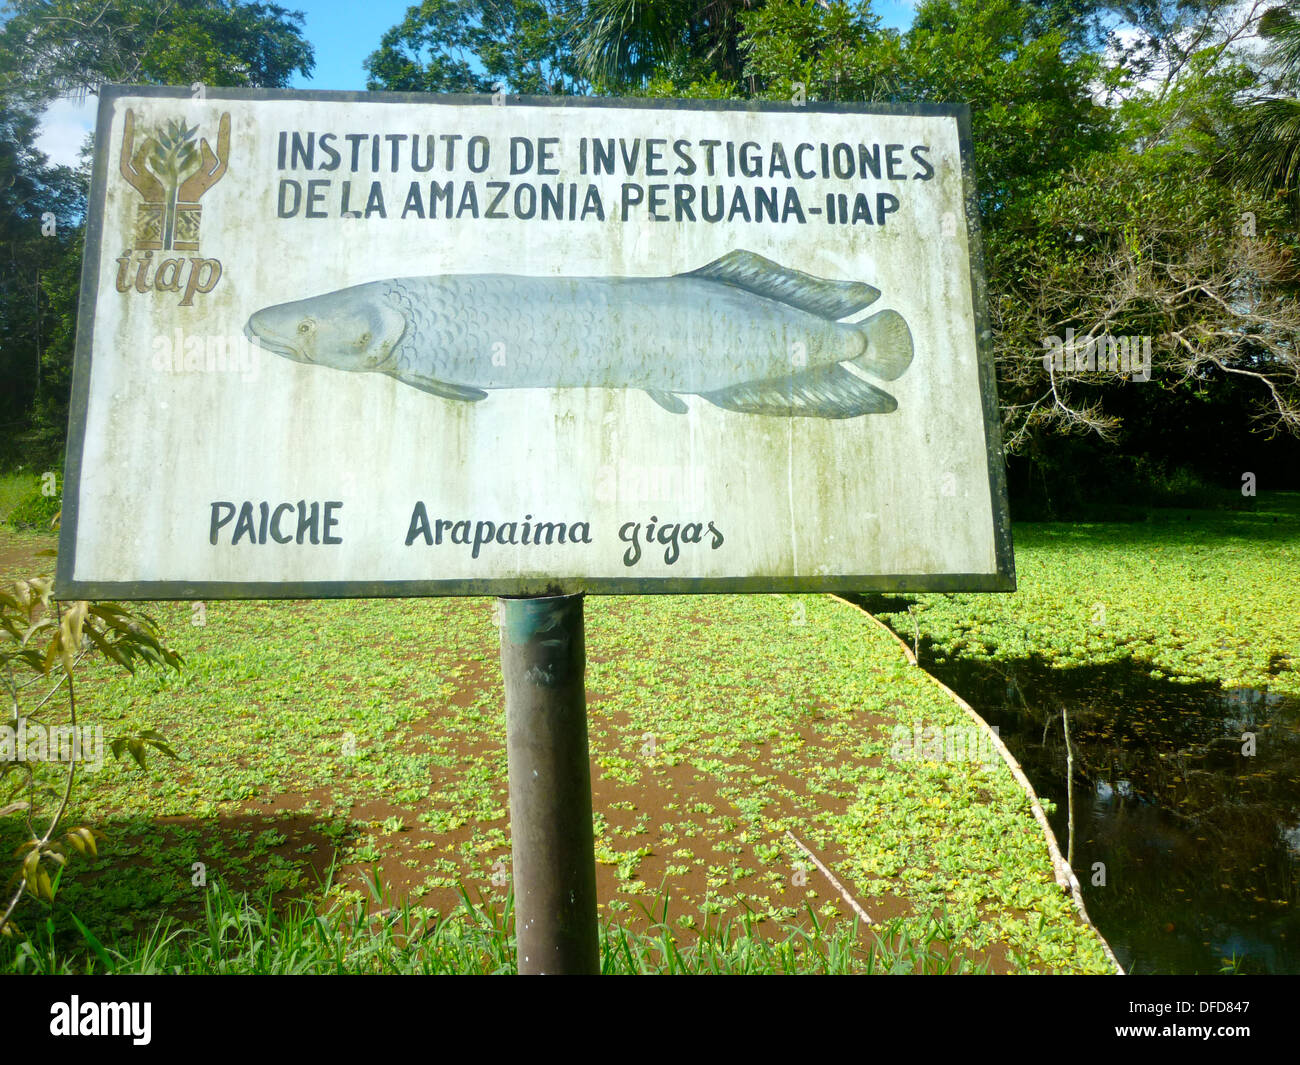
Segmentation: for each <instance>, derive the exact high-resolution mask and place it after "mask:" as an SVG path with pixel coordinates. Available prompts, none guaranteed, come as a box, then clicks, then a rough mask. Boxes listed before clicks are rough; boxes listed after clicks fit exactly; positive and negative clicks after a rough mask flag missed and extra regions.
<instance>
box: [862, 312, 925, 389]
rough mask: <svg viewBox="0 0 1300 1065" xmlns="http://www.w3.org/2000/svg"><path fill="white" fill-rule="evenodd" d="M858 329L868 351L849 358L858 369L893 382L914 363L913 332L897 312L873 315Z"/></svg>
mask: <svg viewBox="0 0 1300 1065" xmlns="http://www.w3.org/2000/svg"><path fill="white" fill-rule="evenodd" d="M855 328H856V329H857V331H858V334H859V335H860V336H861V337H862V339H863V340H864V341H865V342H866V350H865V351H864V352H863V353H862V354H861V355H858V356H855V357H854V358H852V359H849V360H848V361H849V362H851V363H853V365H854V366H856V367H858V369H860V370H866V371H867V372H868V373H871V374H875V376H877V377H881V378H884V379H885V380H886V381H892V380H894V379H895V378H897V377H901V376H902V374H903V371H904V370H906V369H907V368H908V367H909V366H911V365H912V331H911V330H910V329H908V328H907V321H906V320H905V319H904V318H903V316H902V315H901V314H899V313H898V312H897V311H881V312H880V313H879V314H873V315H872V316H871V317H870V318H868V319H867V320H866V321H865V322H858V323H857V325H856V327H855Z"/></svg>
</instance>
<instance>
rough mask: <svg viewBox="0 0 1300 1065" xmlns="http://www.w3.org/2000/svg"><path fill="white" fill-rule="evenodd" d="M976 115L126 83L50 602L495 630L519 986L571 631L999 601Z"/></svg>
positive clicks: (589, 949)
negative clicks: (306, 602) (951, 597)
mask: <svg viewBox="0 0 1300 1065" xmlns="http://www.w3.org/2000/svg"><path fill="white" fill-rule="evenodd" d="M972 167H973V163H972V149H971V141H970V129H969V114H968V112H967V109H966V108H965V107H964V106H960V105H953V106H949V105H932V104H917V105H870V106H857V105H829V104H815V103H802V102H801V103H792V104H769V103H754V102H744V103H737V102H730V101H700V100H696V101H665V100H608V99H568V98H541V99H523V98H518V97H508V96H492V97H461V96H432V95H425V94H381V93H328V92H300V91H276V90H259V89H222V90H209V91H207V92H206V93H203V94H199V95H191V94H190V93H189V92H187V91H186V90H183V89H176V88H159V87H153V88H132V87H127V86H105V87H104V89H103V91H102V93H101V95H100V108H99V120H98V127H97V130H96V155H95V170H94V178H93V183H92V191H91V197H90V202H89V212H88V222H87V234H86V248H85V256H84V268H83V274H82V288H81V300H80V306H79V316H78V323H77V354H76V363H75V366H74V371H73V392H72V406H71V418H70V428H69V439H68V451H67V466H66V472H65V491H64V502H63V522H62V532H61V540H60V549H59V558H58V573H57V576H56V581H55V585H56V592H57V594H58V595H59V596H60V597H61V598H84V599H98V598H113V599H238V598H249V599H260V598H326V597H342V596H355V597H381V596H435V595H472V596H497V597H501V598H500V606H501V613H502V622H503V624H502V637H501V639H502V644H501V646H502V671H503V673H504V676H505V683H506V693H507V697H506V703H507V706H506V717H507V748H508V752H507V753H508V764H509V774H510V807H511V828H512V834H513V846H514V877H515V888H516V907H517V913H518V925H517V930H518V936H519V944H520V968H521V971H526V972H590V971H594V970H595V968H596V966H597V964H598V958H597V931H596V923H595V887H594V882H595V878H594V863H593V857H592V850H593V847H592V843H593V841H592V826H591V789H590V768H589V761H588V756H587V734H586V717H585V705H584V691H583V665H584V659H583V633H582V617H583V599H582V597H583V596H584V595H596V594H615V595H628V594H649V593H670V594H671V593H691V594H699V593H756V592H761V593H771V592H783V593H817V592H841V593H843V592H859V593H861V592H895V593H897V592H925V591H941V592H955V591H1012V590H1014V588H1015V567H1014V561H1013V557H1012V550H1011V534H1010V518H1009V514H1008V508H1007V497H1006V486H1005V479H1004V466H1003V456H1002V444H1001V438H1000V419H999V414H998V406H997V396H996V389H995V376H994V365H993V356H992V351H991V345H990V336H991V334H990V330H989V324H988V317H987V310H986V306H985V304H986V296H985V285H984V276H983V265H982V257H981V250H980V235H979V220H978V214H979V211H978V200H977V196H976V190H975V185H974V179H973V176H972Z"/></svg>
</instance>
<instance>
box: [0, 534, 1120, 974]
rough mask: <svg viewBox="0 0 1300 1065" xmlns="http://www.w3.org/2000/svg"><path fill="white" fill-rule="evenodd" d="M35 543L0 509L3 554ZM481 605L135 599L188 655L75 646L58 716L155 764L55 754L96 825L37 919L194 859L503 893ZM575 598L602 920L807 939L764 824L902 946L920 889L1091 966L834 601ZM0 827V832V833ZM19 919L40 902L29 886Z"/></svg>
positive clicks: (1013, 807)
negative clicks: (80, 673) (116, 671)
mask: <svg viewBox="0 0 1300 1065" xmlns="http://www.w3.org/2000/svg"><path fill="white" fill-rule="evenodd" d="M47 540H48V538H47ZM37 545H40V546H44V545H43V544H42V543H41V540H40V538H32V539H22V538H15V537H14V536H13V535H12V534H4V538H2V539H0V556H3V555H4V552H6V551H8V552H9V554H8V556H7V557H9V558H10V559H11V562H12V563H13V565H11V566H10V567H9V569H10V575H13V568H14V566H16V565H17V564H18V563H19V562H21V561H22V559H21V558H20V557H19V556H20V554H21V551H22V550H26V549H28V548H34V547H36V546H37ZM15 552H18V553H17V554H15ZM40 561H41V562H42V563H45V564H48V562H49V560H48V559H45V560H40ZM491 608H492V602H491V600H487V599H435V600H407V601H403V600H382V601H334V602H302V603H284V602H221V603H207V604H202V605H200V604H189V603H166V604H154V605H152V606H151V607H150V608H149V609H150V611H151V612H153V613H155V614H156V615H157V616H158V617H159V618H160V620H161V621H162V622H163V624H164V627H165V630H166V631H167V632H168V633H169V634H170V636H171V639H172V641H173V643H174V644H175V645H176V647H177V648H178V649H179V650H180V651H181V652H182V653H183V654H184V655H185V656H186V658H187V662H188V665H187V668H186V669H185V670H184V671H183V673H182V674H181V675H180V676H178V677H171V676H168V677H155V676H149V675H142V676H140V677H137V678H135V679H123V678H120V677H115V676H113V675H111V674H109V673H108V672H107V671H106V670H103V669H102V668H98V667H97V669H96V670H94V671H92V674H93V675H92V676H91V677H90V678H89V679H88V683H86V684H84V685H83V691H82V697H83V699H84V704H83V714H84V715H85V716H84V720H85V721H86V722H88V723H91V724H92V725H93V724H102V725H103V726H104V728H105V732H106V736H107V737H111V736H112V735H114V734H115V733H117V732H121V731H126V730H128V729H129V730H137V729H141V728H150V727H155V728H158V729H160V730H161V731H162V732H164V733H165V734H166V736H167V739H168V741H169V742H170V743H171V744H172V745H173V746H174V747H175V748H176V749H177V750H178V751H180V752H181V754H182V756H183V760H182V761H181V762H179V763H171V762H168V761H166V760H164V759H160V758H157V757H152V758H151V759H150V761H149V763H148V767H147V769H146V770H145V771H143V772H141V771H140V770H138V769H135V768H133V767H132V766H131V765H130V764H128V763H122V762H116V761H114V760H112V759H111V758H110V759H108V760H107V761H106V763H105V765H104V767H103V769H102V770H101V771H100V772H98V773H96V774H87V775H86V776H85V777H84V778H83V784H84V787H82V788H81V789H80V793H79V796H78V799H77V803H76V807H75V808H74V809H73V810H72V811H71V813H70V815H69V823H70V824H77V823H90V824H94V825H96V826H98V827H100V828H102V829H104V830H105V831H106V832H107V833H108V839H107V840H106V841H105V843H104V844H103V846H102V851H101V858H100V859H99V860H98V861H84V860H82V859H80V858H78V859H76V864H75V869H74V870H73V873H74V875H72V876H70V878H69V879H68V880H66V881H65V883H64V886H63V889H62V891H61V893H60V900H61V904H62V905H61V907H60V908H59V909H57V910H56V911H55V912H54V913H53V915H52V920H53V921H54V932H53V933H52V934H53V935H54V936H55V937H56V942H57V943H62V944H63V945H64V949H67V950H71V949H72V947H71V946H70V944H77V943H81V942H82V936H81V934H80V932H79V931H78V930H77V928H76V927H75V925H74V924H73V922H72V921H71V918H70V916H68V914H69V913H75V914H76V915H77V917H78V919H80V920H81V921H82V922H83V923H84V925H85V927H86V928H88V929H89V930H91V931H92V933H93V934H94V935H95V936H96V937H97V938H99V939H100V940H101V941H102V942H104V943H108V944H116V943H128V942H134V940H135V937H138V936H139V935H141V934H143V933H145V932H146V931H147V930H149V929H152V928H154V927H156V926H157V922H158V920H159V919H160V917H167V918H171V919H173V920H175V921H178V922H182V923H184V922H201V921H202V919H203V915H204V912H205V907H206V906H207V904H208V901H209V896H208V895H207V893H206V889H204V888H202V887H199V886H196V883H195V881H196V878H197V879H199V880H201V879H203V877H204V876H206V878H207V879H208V882H210V883H211V882H215V881H218V880H219V881H221V882H222V883H224V884H226V885H228V886H229V888H230V890H232V891H234V892H236V893H238V892H241V891H247V892H250V893H251V894H252V895H253V896H254V897H258V898H262V897H264V896H265V897H268V898H269V899H270V902H271V903H272V905H273V907H275V908H280V909H281V910H283V908H284V907H286V906H289V905H291V904H292V903H293V902H294V901H295V900H297V901H299V902H302V903H303V904H305V905H309V906H310V907H311V908H312V909H313V911H314V912H317V913H323V912H332V911H333V910H334V908H335V907H338V906H343V907H348V906H356V905H368V904H369V902H368V899H369V896H368V889H367V888H366V884H367V882H368V880H369V878H370V876H371V875H372V873H374V871H376V870H377V871H378V875H379V877H380V880H381V882H382V883H384V884H385V885H386V890H387V891H388V892H389V893H390V895H391V896H392V897H395V898H401V899H403V900H407V901H409V902H410V903H411V905H413V906H416V907H424V908H426V909H427V911H429V912H436V913H439V914H443V915H451V914H454V913H457V912H459V911H460V909H461V895H462V893H463V892H466V891H468V892H470V893H474V894H477V895H478V896H479V897H480V898H484V899H487V900H488V901H489V903H490V904H491V905H499V904H502V903H503V901H504V894H505V890H504V885H505V884H507V883H508V882H509V878H508V875H507V874H508V862H509V835H508V828H509V826H508V819H507V792H506V773H505V747H504V722H503V718H502V713H501V706H502V698H503V695H502V690H501V683H500V675H499V670H498V666H497V643H498V634H497V631H496V629H495V628H494V627H493V623H492V610H491ZM587 614H588V621H587V648H588V660H589V664H588V678H587V683H588V694H589V703H590V705H589V720H590V741H591V750H592V761H593V792H594V811H595V818H594V826H595V830H596V853H597V861H598V870H597V872H598V893H599V897H600V899H601V900H602V920H606V921H614V922H616V923H617V925H618V927H620V928H621V929H623V930H624V931H626V932H627V934H629V935H637V936H643V935H653V934H655V928H656V927H658V926H659V925H668V926H670V927H671V928H672V929H673V930H674V934H675V935H677V936H679V937H681V941H682V942H683V943H684V944H688V943H690V942H692V941H693V938H692V937H697V938H698V937H700V936H707V935H709V934H710V933H709V931H708V930H709V928H710V927H725V926H726V925H727V922H732V928H733V929H748V932H747V933H746V936H745V937H740V938H745V939H746V940H747V941H748V940H749V939H758V940H764V941H778V940H780V939H781V937H782V936H784V935H785V932H784V931H783V929H785V928H786V927H787V926H788V925H791V924H795V923H798V924H800V925H801V926H802V927H804V930H805V932H809V934H811V929H810V928H809V927H808V926H807V922H808V920H809V919H810V917H812V918H813V919H815V920H816V921H818V922H822V923H823V924H824V925H825V927H827V928H831V929H834V928H838V927H840V926H845V927H850V926H851V922H850V921H849V920H848V917H849V908H848V906H847V905H846V904H845V903H844V900H843V899H842V898H841V897H840V896H839V895H838V893H836V892H835V891H834V890H833V889H831V888H830V887H829V886H828V885H827V884H826V882H825V881H824V880H823V879H822V877H821V874H820V873H818V872H817V871H816V870H815V869H814V868H813V867H812V865H811V863H809V862H808V861H807V860H806V858H805V857H804V856H803V855H802V853H801V852H799V851H798V849H797V848H796V847H795V846H794V845H793V844H791V843H790V841H789V839H788V838H787V832H792V833H793V834H794V835H795V836H796V837H797V838H798V839H799V840H801V841H802V842H804V843H806V844H807V845H808V846H810V847H812V848H813V849H814V850H815V851H816V852H817V853H818V855H819V856H820V857H821V858H822V860H823V861H825V862H827V863H828V864H829V865H830V866H831V867H832V868H833V869H834V870H835V872H836V874H837V875H838V876H839V878H840V879H841V880H842V881H843V882H844V883H845V884H846V885H847V886H848V888H849V889H850V890H851V891H852V892H853V893H854V894H855V896H856V897H857V898H858V900H859V901H860V902H862V904H863V905H864V906H865V907H866V909H867V911H868V912H869V913H870V914H871V915H872V917H873V918H874V919H875V920H876V921H877V923H878V924H880V925H881V926H883V927H889V928H896V929H897V931H898V934H899V935H901V936H903V937H905V938H906V939H907V940H908V941H911V942H924V941H925V938H926V936H928V935H930V931H931V930H932V928H933V922H934V920H935V915H937V914H940V913H942V914H944V915H945V916H944V928H945V930H946V934H947V935H948V936H949V938H950V941H951V948H952V951H953V952H954V955H955V956H958V957H960V958H962V959H964V964H965V965H966V966H967V967H978V966H987V967H989V968H990V969H992V970H993V971H999V972H1006V971H1019V972H1035V971H1068V972H1103V971H1107V965H1106V961H1105V958H1104V954H1103V952H1102V950H1101V947H1100V944H1099V942H1098V941H1097V939H1096V936H1095V934H1094V933H1092V932H1091V930H1089V929H1087V928H1086V927H1084V926H1082V925H1081V924H1080V922H1079V921H1078V919H1077V917H1076V915H1075V914H1074V912H1073V910H1072V908H1071V906H1070V905H1069V902H1068V899H1066V898H1065V897H1064V896H1063V895H1062V893H1061V892H1060V891H1059V889H1058V888H1057V887H1056V886H1055V884H1054V881H1053V879H1052V874H1051V868H1050V863H1049V860H1048V856H1047V851H1046V847H1045V845H1044V843H1043V840H1042V837H1041V835H1040V833H1039V830H1038V828H1037V826H1036V824H1035V823H1034V821H1033V819H1032V816H1031V815H1030V812H1029V809H1028V803H1027V800H1026V799H1025V796H1024V795H1023V793H1022V792H1021V791H1020V789H1019V787H1018V786H1017V785H1016V784H1015V782H1014V780H1013V779H1012V778H1011V776H1010V774H1009V773H1008V772H1007V771H1006V769H1005V768H1004V767H1003V766H1002V765H1001V763H995V764H993V765H991V766H984V765H981V764H978V763H974V762H925V761H914V762H903V763H900V762H899V761H897V760H895V759H892V758H891V757H890V755H889V751H890V745H891V732H892V730H893V729H894V727H895V726H897V725H900V724H902V725H907V726H909V727H910V726H911V725H912V724H920V725H923V726H925V727H938V728H943V727H945V726H949V725H959V726H964V725H966V724H967V720H966V718H965V717H964V715H963V714H962V713H961V711H960V710H959V709H957V708H956V707H955V706H953V705H952V703H951V702H950V701H949V700H948V699H947V697H946V696H944V695H943V694H941V693H940V692H938V691H937V690H936V689H935V687H934V685H933V684H932V683H931V682H930V681H929V680H928V678H926V677H925V675H924V674H922V673H920V672H919V671H917V670H914V669H911V668H909V667H908V666H907V664H906V662H905V660H904V659H903V657H902V656H901V654H900V653H899V651H898V649H897V647H896V645H895V644H894V643H893V641H892V640H890V639H889V638H888V636H887V635H885V634H883V633H881V632H879V631H878V630H877V629H876V628H875V626H873V625H871V624H870V622H869V620H868V619H866V618H864V617H863V616H862V615H861V612H860V611H858V610H857V609H856V608H854V607H852V606H850V605H848V604H846V603H843V602H840V601H838V600H835V599H832V598H829V597H824V596H807V597H790V596H769V597H762V596H728V597H692V596H674V597H649V596H647V597H636V598H617V599H611V598H595V599H592V600H590V601H589V604H588V610H587ZM16 843H17V837H16V836H14V835H13V833H12V832H10V833H9V834H8V835H5V834H4V833H3V831H0V846H3V845H7V846H9V847H10V848H12V846H14V845H15V844H16ZM335 861H337V864H338V869H339V875H338V876H337V877H336V878H335V879H334V880H333V881H331V883H330V886H329V887H328V889H327V890H326V891H324V892H322V890H321V889H320V888H319V887H318V886H317V884H318V880H319V878H320V877H321V875H322V874H323V872H324V871H325V870H326V869H327V868H328V867H329V866H330V865H331V864H332V863H334V862H335ZM665 895H666V896H667V897H669V898H671V900H672V902H671V905H670V906H669V907H668V909H667V911H666V912H663V913H661V914H660V916H659V917H658V918H656V920H655V921H652V920H651V919H650V917H649V916H648V914H650V913H651V912H656V911H654V910H653V907H654V906H655V903H656V900H658V899H660V898H662V897H664V896H665ZM493 900H495V901H493ZM463 918H464V914H463V912H462V913H461V917H460V918H458V919H463ZM27 920H28V923H29V924H31V923H33V921H35V924H36V925H37V926H39V924H40V921H39V919H38V915H36V913H35V911H33V914H32V915H28V917H27ZM745 922H748V924H746V923H745ZM750 933H752V935H751V934H750ZM638 949H639V948H638ZM752 949H759V948H758V947H754V948H752ZM764 949H765V948H764ZM891 964H892V963H891Z"/></svg>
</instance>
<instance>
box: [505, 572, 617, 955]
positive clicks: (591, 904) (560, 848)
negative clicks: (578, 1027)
mask: <svg viewBox="0 0 1300 1065" xmlns="http://www.w3.org/2000/svg"><path fill="white" fill-rule="evenodd" d="M498 603H499V604H500V608H501V673H502V676H503V677H504V679H505V689H506V754H507V757H508V760H509V769H510V839H511V855H512V866H513V874H514V887H515V935H516V940H517V943H518V952H519V972H520V973H521V974H541V973H559V974H594V973H598V972H599V971H600V940H599V934H598V931H597V925H596V855H595V842H594V839H593V836H592V828H591V766H590V762H589V761H588V757H587V697H586V686H585V684H584V673H585V670H586V665H587V657H586V648H585V645H584V639H583V626H582V596H581V595H560V596H547V597H537V598H525V599H506V598H502V599H499V600H498Z"/></svg>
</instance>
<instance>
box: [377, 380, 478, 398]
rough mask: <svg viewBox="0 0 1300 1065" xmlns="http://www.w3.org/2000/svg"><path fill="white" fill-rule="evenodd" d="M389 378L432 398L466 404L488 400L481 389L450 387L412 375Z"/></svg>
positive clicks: (446, 384)
mask: <svg viewBox="0 0 1300 1065" xmlns="http://www.w3.org/2000/svg"><path fill="white" fill-rule="evenodd" d="M388 376H389V377H391V378H392V379H393V380H394V381H401V382H402V384H404V385H410V386H411V387H412V388H418V389H419V390H420V391H421V392H428V393H429V395H431V396H441V397H442V398H443V399H458V400H461V401H463V402H466V403H477V402H478V401H479V400H481V399H487V393H486V392H484V391H483V390H482V389H481V388H468V387H466V386H464V385H450V384H448V383H447V382H446V381H435V380H434V379H433V378H432V377H415V376H413V375H411V374H403V375H401V376H399V375H398V374H395V373H390V374H389V375H388Z"/></svg>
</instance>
